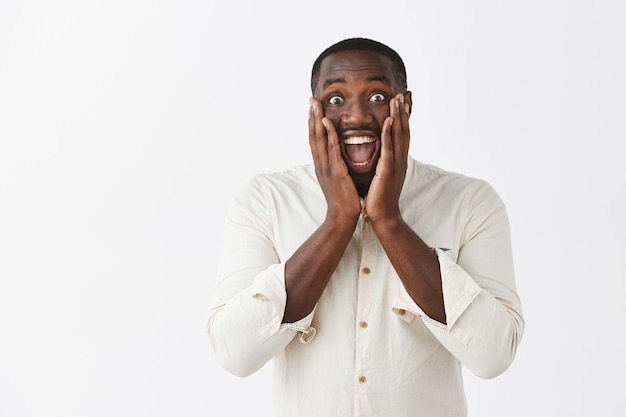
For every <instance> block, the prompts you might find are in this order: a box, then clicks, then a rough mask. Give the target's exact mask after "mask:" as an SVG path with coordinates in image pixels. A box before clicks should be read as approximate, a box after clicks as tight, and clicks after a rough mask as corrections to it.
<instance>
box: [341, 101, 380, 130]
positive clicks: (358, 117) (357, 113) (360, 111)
mask: <svg viewBox="0 0 626 417" xmlns="http://www.w3.org/2000/svg"><path fill="white" fill-rule="evenodd" d="M343 110H344V111H343V112H342V114H341V122H342V124H343V125H344V126H353V127H357V128H358V127H361V126H369V125H371V124H372V120H374V116H373V115H372V113H371V111H370V110H371V109H370V108H369V106H368V105H367V102H365V101H363V100H351V101H350V102H348V103H347V105H346V106H344V108H343Z"/></svg>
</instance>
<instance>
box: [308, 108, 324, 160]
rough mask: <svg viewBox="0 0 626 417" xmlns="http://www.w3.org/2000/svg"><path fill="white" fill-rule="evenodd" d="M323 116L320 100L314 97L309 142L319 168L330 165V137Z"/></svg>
mask: <svg viewBox="0 0 626 417" xmlns="http://www.w3.org/2000/svg"><path fill="white" fill-rule="evenodd" d="M322 118H323V115H322V109H321V104H320V102H319V101H317V100H316V99H314V98H312V99H311V116H310V118H309V121H310V124H309V143H310V145H311V152H312V154H313V157H314V162H315V164H316V165H317V166H318V167H319V168H323V169H326V167H327V166H328V144H327V141H328V139H327V136H326V128H325V127H324V125H323V122H322Z"/></svg>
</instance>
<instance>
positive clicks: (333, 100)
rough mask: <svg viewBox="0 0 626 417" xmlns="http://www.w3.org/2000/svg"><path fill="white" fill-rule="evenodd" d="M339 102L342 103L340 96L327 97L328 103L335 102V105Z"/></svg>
mask: <svg viewBox="0 0 626 417" xmlns="http://www.w3.org/2000/svg"><path fill="white" fill-rule="evenodd" d="M341 103H343V99H342V98H341V97H339V96H331V97H330V98H329V99H328V104H335V105H336V104H341Z"/></svg>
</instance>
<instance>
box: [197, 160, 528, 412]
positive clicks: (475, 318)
mask: <svg viewBox="0 0 626 417" xmlns="http://www.w3.org/2000/svg"><path fill="white" fill-rule="evenodd" d="M400 210H401V213H402V217H403V219H404V220H405V222H406V223H407V224H408V225H410V226H411V228H412V229H413V230H414V231H415V232H416V233H417V234H418V235H419V236H420V237H421V238H422V240H423V241H424V242H426V243H427V244H428V245H429V246H430V247H433V248H436V249H435V250H436V253H437V255H438V258H439V263H440V267H441V279H442V287H443V296H444V304H445V311H446V318H447V324H442V323H439V322H437V321H435V320H433V319H431V318H429V317H428V316H426V314H425V313H424V312H423V311H422V310H421V309H420V307H419V306H418V305H417V304H416V303H415V302H414V301H413V299H412V298H411V296H410V295H409V294H408V293H407V291H406V290H405V288H404V286H403V284H402V282H401V281H400V278H399V277H398V275H397V274H396V272H395V270H394V268H393V266H392V265H391V263H390V261H389V259H388V258H387V256H386V254H385V252H384V250H383V248H382V246H381V244H380V242H379V241H378V239H377V237H376V235H375V234H374V232H373V230H372V227H371V225H370V224H369V221H368V218H367V215H366V214H365V213H364V212H362V214H361V216H360V218H359V221H358V224H357V227H356V229H355V231H354V235H353V237H352V239H351V241H350V243H349V244H348V247H347V248H346V251H345V253H344V255H343V258H342V259H341V262H340V263H339V265H338V267H337V269H336V270H335V272H334V274H333V276H332V277H331V279H330V282H329V283H328V285H327V287H326V289H325V290H324V293H323V294H322V296H321V298H320V300H319V301H318V303H317V305H316V308H315V309H314V311H313V312H311V314H309V315H308V316H307V317H305V318H304V319H302V320H300V321H298V322H297V323H290V324H281V322H282V318H283V312H284V309H285V303H286V299H287V294H286V291H285V279H284V266H285V262H286V261H287V260H288V259H289V257H290V256H291V255H292V254H293V253H294V252H295V251H296V249H298V247H299V246H300V245H302V243H303V242H304V241H305V240H306V239H307V238H308V237H309V236H311V235H312V234H313V232H314V231H315V230H316V229H317V228H318V227H319V226H320V225H321V224H322V222H323V220H324V218H325V216H326V201H325V199H324V196H323V194H322V191H321V189H320V187H319V184H318V181H317V178H316V176H315V172H314V167H313V165H307V166H301V167H296V168H293V169H291V170H288V171H286V172H282V173H275V174H268V175H258V176H256V177H255V178H253V179H252V180H251V181H250V182H249V184H248V185H247V186H246V187H244V189H243V190H242V192H241V193H239V195H238V196H237V197H236V198H235V199H234V201H233V204H232V206H231V209H230V211H229V215H228V219H227V223H226V226H225V235H224V243H223V251H222V255H221V257H220V265H219V271H218V283H217V286H216V288H215V292H214V294H213V296H212V300H211V304H210V309H209V316H208V320H207V331H208V334H209V339H210V342H211V346H212V348H213V350H214V352H215V355H216V357H217V359H218V361H219V362H220V363H221V364H222V366H223V367H224V368H225V369H226V370H228V371H229V372H232V373H233V374H235V375H239V376H246V375H249V374H251V373H253V372H255V371H256V370H258V369H259V368H260V367H262V366H263V365H264V364H265V363H267V362H268V361H269V360H271V359H275V360H274V404H275V415H277V416H284V417H296V416H297V417H308V416H311V417H334V416H337V417H339V416H341V417H344V416H346V417H347V416H376V417H379V416H380V417H403V416H407V417H408V416H410V417H416V416H424V417H438V416H442V417H443V416H445V417H455V416H466V415H467V406H466V401H465V394H464V391H463V382H462V371H461V369H462V368H461V367H462V366H465V367H467V368H468V369H469V370H470V371H472V372H473V373H475V374H476V375H478V376H480V377H484V378H491V377H494V376H496V375H499V374H500V373H502V372H503V371H505V370H506V369H507V368H508V367H509V365H510V364H511V362H512V360H513V358H514V356H515V352H516V349H517V346H518V344H519V342H520V339H521V336H522V333H523V328H524V319H523V317H522V309H521V303H520V300H519V297H518V295H517V292H516V288H515V278H514V271H513V262H512V255H511V242H510V233H509V223H508V218H507V214H506V210H505V206H504V204H503V203H502V201H501V200H500V198H499V197H498V195H497V194H496V192H495V191H494V190H493V188H492V187H491V186H490V185H489V184H487V183H485V182H484V181H481V180H477V179H472V178H468V177H466V176H462V175H459V174H455V173H449V172H446V171H443V170H441V169H439V168H436V167H433V166H429V165H425V164H422V163H420V162H417V161H415V160H413V159H411V158H409V161H408V170H407V174H406V178H405V182H404V186H403V189H402V193H401V196H400Z"/></svg>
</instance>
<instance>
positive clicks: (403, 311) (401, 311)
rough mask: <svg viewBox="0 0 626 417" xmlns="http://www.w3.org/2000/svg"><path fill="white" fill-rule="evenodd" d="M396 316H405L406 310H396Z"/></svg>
mask: <svg viewBox="0 0 626 417" xmlns="http://www.w3.org/2000/svg"><path fill="white" fill-rule="evenodd" d="M398 314H399V315H401V316H404V315H405V314H406V310H405V309H400V310H398Z"/></svg>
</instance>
